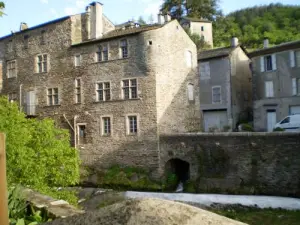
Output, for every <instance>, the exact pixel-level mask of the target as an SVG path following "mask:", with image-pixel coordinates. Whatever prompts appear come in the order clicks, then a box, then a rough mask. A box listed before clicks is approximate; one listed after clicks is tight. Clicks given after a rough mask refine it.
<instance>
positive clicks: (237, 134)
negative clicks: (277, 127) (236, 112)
mask: <svg viewBox="0 0 300 225" xmlns="http://www.w3.org/2000/svg"><path fill="white" fill-rule="evenodd" d="M218 136H219V137H229V136H230V137H247V136H269V137H270V136H276V137H277V136H291V137H295V136H299V137H300V133H296V132H215V133H204V132H199V133H178V134H161V135H160V137H218Z"/></svg>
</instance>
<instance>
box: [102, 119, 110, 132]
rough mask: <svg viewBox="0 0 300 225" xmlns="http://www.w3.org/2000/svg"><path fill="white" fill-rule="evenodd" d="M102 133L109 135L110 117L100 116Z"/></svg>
mask: <svg viewBox="0 0 300 225" xmlns="http://www.w3.org/2000/svg"><path fill="white" fill-rule="evenodd" d="M102 135H103V136H109V135H111V119H110V117H102Z"/></svg>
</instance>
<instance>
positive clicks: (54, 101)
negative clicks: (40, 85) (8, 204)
mask: <svg viewBox="0 0 300 225" xmlns="http://www.w3.org/2000/svg"><path fill="white" fill-rule="evenodd" d="M47 96H48V105H58V103H59V101H58V88H48V92H47Z"/></svg>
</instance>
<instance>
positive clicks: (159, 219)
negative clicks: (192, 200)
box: [46, 199, 245, 225]
mask: <svg viewBox="0 0 300 225" xmlns="http://www.w3.org/2000/svg"><path fill="white" fill-rule="evenodd" d="M46 224H47V225H68V224H72V225H198V224H199V225H245V223H241V222H238V221H234V220H231V219H229V218H226V217H223V216H220V215H217V214H215V213H211V212H208V211H205V210H202V209H199V208H196V207H193V206H189V205H186V204H183V203H178V202H173V201H168V200H161V199H143V200H127V201H123V202H120V203H117V204H114V205H111V206H108V207H105V208H102V209H99V210H97V211H93V212H87V213H85V214H82V215H76V216H73V217H68V218H65V219H58V220H54V221H52V222H48V223H46Z"/></svg>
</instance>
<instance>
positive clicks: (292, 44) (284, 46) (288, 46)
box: [248, 40, 300, 58]
mask: <svg viewBox="0 0 300 225" xmlns="http://www.w3.org/2000/svg"><path fill="white" fill-rule="evenodd" d="M295 48H300V40H298V41H291V42H285V43H282V44H280V45H275V46H272V47H269V48H263V49H259V50H255V51H253V52H250V53H248V56H249V58H253V57H256V56H261V55H266V54H272V53H275V52H281V51H286V50H290V49H295Z"/></svg>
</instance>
